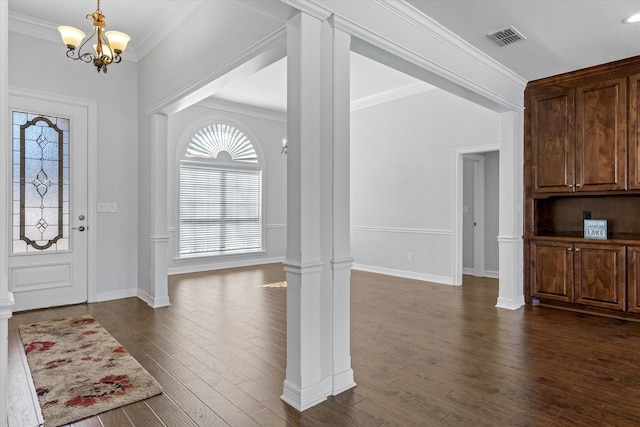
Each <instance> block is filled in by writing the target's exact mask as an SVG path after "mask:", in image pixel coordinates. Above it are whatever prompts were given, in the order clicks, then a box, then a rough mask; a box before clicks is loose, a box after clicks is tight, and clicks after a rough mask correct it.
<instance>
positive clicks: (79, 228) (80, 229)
mask: <svg viewBox="0 0 640 427" xmlns="http://www.w3.org/2000/svg"><path fill="white" fill-rule="evenodd" d="M72 230H78V231H84V230H86V228H85V227H84V225H81V226H80V227H73V229H72Z"/></svg>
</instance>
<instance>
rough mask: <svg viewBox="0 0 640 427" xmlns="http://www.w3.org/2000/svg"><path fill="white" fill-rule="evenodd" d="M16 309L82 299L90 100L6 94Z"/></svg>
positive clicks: (11, 273) (85, 285)
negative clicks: (85, 102) (68, 101)
mask: <svg viewBox="0 0 640 427" xmlns="http://www.w3.org/2000/svg"><path fill="white" fill-rule="evenodd" d="M9 112H10V115H11V117H10V118H9V119H10V121H11V123H12V138H11V141H12V147H11V151H12V155H11V156H10V157H9V158H11V159H12V164H11V170H12V180H11V182H10V183H9V184H10V185H11V189H12V191H11V194H12V204H11V206H12V213H11V218H12V219H11V230H12V233H11V236H12V238H11V242H9V245H10V250H9V254H10V255H9V291H10V292H13V295H14V298H15V302H16V304H15V307H14V311H20V310H28V309H34V308H43V307H52V306H58V305H66V304H76V303H81V302H85V301H87V290H88V283H87V282H88V280H87V279H88V275H87V263H88V254H87V249H88V233H87V229H88V226H87V223H88V221H87V213H88V212H87V198H88V183H87V176H88V175H87V159H88V157H87V137H88V125H87V124H88V111H87V108H85V107H82V106H77V105H71V104H66V103H59V102H54V101H51V100H42V99H35V98H29V97H22V96H10V97H9Z"/></svg>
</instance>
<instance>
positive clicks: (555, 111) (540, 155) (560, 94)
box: [530, 88, 575, 193]
mask: <svg viewBox="0 0 640 427" xmlns="http://www.w3.org/2000/svg"><path fill="white" fill-rule="evenodd" d="M530 129H531V156H532V158H531V161H532V181H533V182H532V190H533V191H534V192H538V193H547V192H553V193H556V192H563V193H566V192H572V191H573V184H574V170H575V169H574V168H575V150H574V89H573V88H570V89H562V90H550V91H549V92H544V93H540V94H537V95H534V96H533V97H532V98H531V128H530Z"/></svg>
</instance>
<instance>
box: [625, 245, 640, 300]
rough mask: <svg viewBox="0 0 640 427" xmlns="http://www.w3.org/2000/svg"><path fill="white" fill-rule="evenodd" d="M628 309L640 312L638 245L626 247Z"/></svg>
mask: <svg viewBox="0 0 640 427" xmlns="http://www.w3.org/2000/svg"><path fill="white" fill-rule="evenodd" d="M627 299H628V303H627V304H628V306H627V308H628V310H629V311H630V312H632V313H640V246H629V247H627Z"/></svg>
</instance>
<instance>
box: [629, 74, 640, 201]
mask: <svg viewBox="0 0 640 427" xmlns="http://www.w3.org/2000/svg"><path fill="white" fill-rule="evenodd" d="M628 127H629V145H628V147H629V178H628V181H629V186H628V188H629V190H640V74H633V75H631V76H629V126H628Z"/></svg>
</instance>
